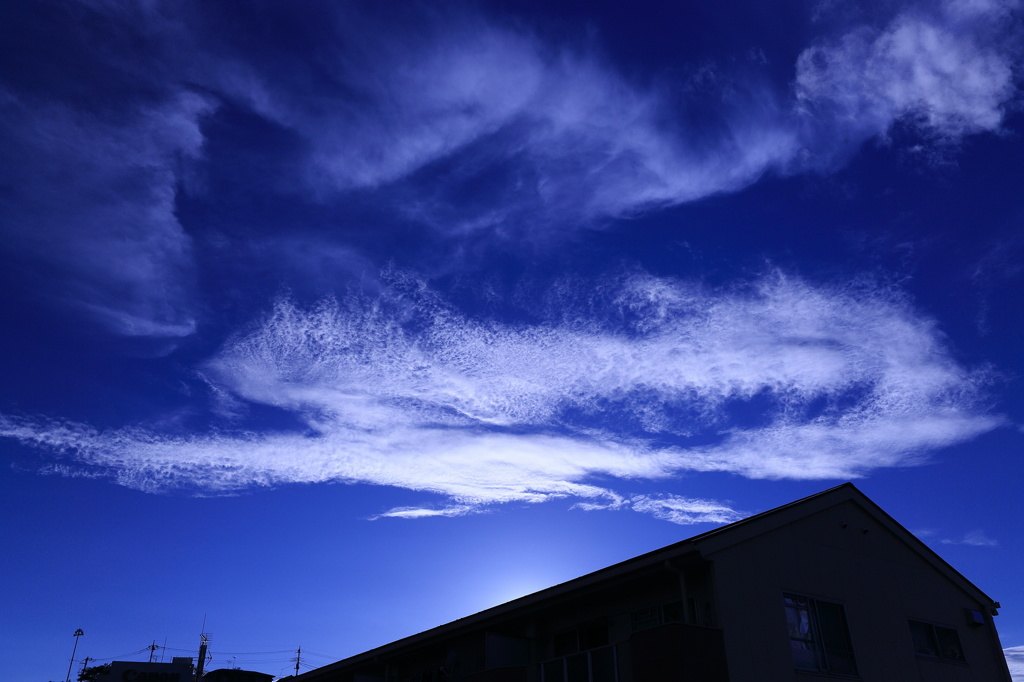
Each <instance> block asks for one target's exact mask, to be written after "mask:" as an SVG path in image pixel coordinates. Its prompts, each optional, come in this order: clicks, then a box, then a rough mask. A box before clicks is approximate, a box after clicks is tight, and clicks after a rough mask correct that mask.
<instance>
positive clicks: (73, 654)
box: [64, 628, 85, 682]
mask: <svg viewBox="0 0 1024 682" xmlns="http://www.w3.org/2000/svg"><path fill="white" fill-rule="evenodd" d="M84 634H85V633H84V632H82V628H78V629H77V630H75V635H74V637H75V648H73V649H72V650H71V661H70V662H69V663H68V676H67V677H66V678H65V679H64V682H69V680H70V679H71V666H73V665H74V664H75V652H76V651H78V638H79V637H81V636H82V635H84Z"/></svg>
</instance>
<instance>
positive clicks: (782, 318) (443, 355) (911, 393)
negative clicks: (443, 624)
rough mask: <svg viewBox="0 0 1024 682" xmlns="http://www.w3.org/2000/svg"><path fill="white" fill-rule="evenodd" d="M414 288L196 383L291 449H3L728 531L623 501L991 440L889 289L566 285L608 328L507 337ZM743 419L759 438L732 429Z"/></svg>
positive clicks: (205, 487)
mask: <svg viewBox="0 0 1024 682" xmlns="http://www.w3.org/2000/svg"><path fill="white" fill-rule="evenodd" d="M397 279H401V277H399V278H397ZM405 279H406V281H404V282H401V284H402V286H397V285H395V283H394V282H395V281H396V280H395V279H393V281H392V286H391V288H387V287H385V290H384V291H383V292H382V293H381V294H380V295H378V296H368V295H363V294H353V295H351V296H349V297H347V298H344V299H340V300H334V299H328V300H325V301H323V302H322V303H321V304H320V305H319V306H316V307H313V308H300V307H298V306H297V305H295V304H294V303H292V302H290V301H288V300H287V299H282V300H280V301H279V302H278V304H277V305H276V307H275V308H274V310H273V312H272V313H271V314H270V315H269V316H268V317H267V318H266V319H265V320H263V321H262V322H260V323H259V324H257V325H256V326H255V327H254V328H253V329H252V330H251V331H250V332H249V333H247V334H243V335H241V336H239V337H238V338H236V339H235V340H233V341H231V342H229V343H228V344H227V345H226V346H225V347H224V348H223V349H222V350H221V351H220V352H219V353H217V354H216V355H215V356H214V357H213V358H211V359H210V360H209V361H208V362H206V363H205V365H204V366H203V372H204V373H205V375H206V380H207V381H209V382H211V383H212V384H214V385H216V386H218V387H219V389H220V390H221V391H222V392H224V393H226V394H228V395H230V396H232V397H233V398H234V399H235V400H236V401H238V403H239V406H240V409H241V408H244V405H245V404H250V405H263V406H272V407H275V408H278V409H281V410H284V411H285V412H287V413H288V414H291V415H292V416H293V417H295V419H297V420H298V421H299V422H301V423H303V424H305V427H306V428H305V429H304V430H303V431H302V432H290V431H280V430H279V431H273V432H269V431H253V432H239V431H237V430H231V431H228V430H225V431H221V432H215V433H206V434H201V435H192V436H176V435H169V434H166V433H161V432H159V431H158V430H155V429H142V428H132V429H128V428H126V429H121V430H111V431H105V432H97V431H95V430H92V429H90V428H88V427H86V426H83V425H76V424H69V423H52V422H51V423H47V422H39V421H35V420H32V419H27V418H17V419H16V418H13V417H5V418H4V420H3V422H2V429H0V433H3V435H6V436H8V437H12V438H16V439H18V440H20V441H22V442H24V443H28V444H32V445H36V446H38V447H41V448H43V449H48V450H53V451H57V452H59V453H63V454H64V455H65V460H70V461H71V462H75V463H77V464H79V465H82V466H84V467H86V468H96V469H100V470H105V471H107V472H109V473H110V474H111V475H113V476H115V477H116V479H117V480H118V482H120V483H122V484H124V485H128V486H131V487H136V488H140V489H144V490H152V491H159V490H174V489H183V490H199V491H203V492H206V493H221V494H222V493H226V492H231V491H237V490H244V489H247V488H252V487H259V486H270V485H280V484H285V483H316V482H327V481H342V482H361V483H371V484H377V485H386V486H393V487H398V488H405V489H410V490H417V491H425V492H431V493H435V494H437V495H440V496H441V497H442V498H446V499H447V500H449V501H450V502H451V504H450V505H449V506H450V507H451V508H461V507H462V506H470V507H480V506H486V505H490V504H496V503H504V502H541V501H544V500H548V499H555V498H573V499H576V500H577V501H578V502H579V503H582V504H583V505H584V508H593V509H596V508H602V507H604V508H623V507H628V508H632V509H635V510H637V511H643V512H646V513H651V514H654V515H655V516H659V517H660V518H665V519H667V520H670V521H673V522H676V523H681V522H684V521H686V520H687V519H691V520H692V519H704V520H707V519H710V518H712V517H715V518H731V516H730V514H732V512H731V510H730V509H729V508H728V507H726V506H724V505H718V506H716V505H717V503H710V502H709V503H707V504H705V503H703V502H700V501H696V502H695V501H693V500H688V499H687V498H684V497H672V496H664V495H658V494H657V492H656V491H652V492H651V493H650V494H649V495H648V496H646V497H634V498H631V499H629V500H626V499H625V498H623V497H622V496H621V495H620V494H619V493H617V492H616V491H615V490H614V480H615V479H619V480H626V479H628V480H632V481H649V482H651V484H652V485H656V486H659V487H660V486H663V485H664V484H665V482H666V481H669V480H671V479H672V478H673V477H675V476H676V475H678V474H680V473H682V472H686V471H728V472H732V473H737V474H740V475H744V476H748V477H752V478H791V479H803V478H849V477H855V476H861V475H864V474H866V473H868V472H870V471H872V470H875V469H878V468H882V467H894V466H908V465H913V464H920V463H922V462H923V461H925V460H926V459H927V456H928V454H929V453H930V452H932V451H934V450H937V449H940V448H942V447H945V446H949V445H953V444H956V443H960V442H964V441H966V440H969V439H971V438H973V437H975V436H977V435H978V434H980V433H984V432H985V431H988V430H991V429H993V428H995V427H997V426H999V425H1000V424H1001V423H1002V420H1001V419H1000V418H998V417H995V416H992V415H989V414H987V413H986V412H985V410H984V409H983V407H982V406H980V398H981V396H982V395H983V392H984V387H985V382H986V380H987V376H986V374H985V372H984V371H983V370H970V369H967V368H964V367H961V366H960V365H958V364H957V363H956V362H955V361H954V360H953V359H952V358H951V356H950V354H949V351H948V350H947V349H946V348H945V347H944V343H943V340H942V337H941V335H940V333H939V332H938V330H937V329H936V328H935V325H934V324H933V323H932V322H931V321H929V320H927V319H925V318H922V317H921V316H920V315H919V314H917V313H916V312H915V311H914V310H913V309H912V308H911V307H910V305H909V304H908V303H907V302H906V301H905V300H903V299H901V298H899V297H898V296H896V295H894V294H893V293H892V292H891V291H889V290H885V289H871V288H869V287H867V286H866V285H864V284H858V285H857V286H856V287H853V288H850V289H843V288H842V287H837V286H834V285H833V286H827V287H826V286H816V285H812V284H810V283H808V282H805V281H802V280H800V279H797V278H794V277H792V276H784V275H781V274H777V273H776V274H771V275H768V276H765V277H764V278H762V279H760V280H758V281H756V282H752V283H746V284H745V285H744V286H737V287H733V288H729V289H721V290H711V289H707V288H703V287H699V286H696V285H693V284H690V283H687V282H683V281H677V280H670V279H661V278H654V277H651V276H649V275H642V274H641V275H635V274H634V275H627V276H624V277H621V278H618V279H616V278H611V279H609V281H607V282H602V283H601V285H599V286H593V283H585V282H578V283H577V284H576V287H575V288H576V292H575V293H576V295H579V292H581V291H584V292H585V291H589V292H599V293H595V294H593V295H594V296H599V297H605V298H609V299H611V300H614V301H616V302H617V305H618V308H619V311H620V312H619V313H616V312H615V311H614V310H613V311H612V312H611V313H608V314H607V315H606V316H603V317H593V318H591V319H576V320H573V321H564V320H551V321H550V322H548V323H535V324H532V325H519V326H515V325H507V324H502V323H498V322H495V321H492V320H480V319H470V318H467V317H466V316H464V315H462V314H461V313H459V312H458V311H457V310H456V309H455V308H453V307H452V306H451V305H450V304H448V303H446V302H445V300H444V299H443V297H442V296H440V295H439V294H438V293H437V292H435V291H432V290H431V289H430V288H429V287H428V286H427V285H426V283H425V282H420V286H419V287H414V286H409V282H408V280H409V276H405ZM568 288H569V286H568V284H563V285H562V287H561V289H562V290H563V291H566V290H568ZM551 295H552V296H557V295H559V293H558V291H557V288H556V290H555V291H554V292H553V293H552V294H551ZM550 303H551V302H550V301H546V302H543V303H540V304H538V305H539V307H543V306H545V305H550ZM556 307H558V306H556ZM626 311H628V312H629V315H628V316H627V315H625V312H626ZM625 319H629V320H631V322H629V323H628V324H626V323H624V322H623V320H625ZM751 402H756V403H757V404H758V405H759V407H758V413H759V417H758V421H757V423H753V424H751V423H742V422H740V421H736V419H734V418H733V417H732V416H731V415H733V414H734V413H735V410H736V408H737V407H742V406H743V405H745V404H748V403H751ZM599 481H600V483H599ZM424 509H426V508H424ZM426 513H427V512H415V513H414V512H408V513H407V514H406V515H407V516H408V515H412V516H415V515H424V514H426ZM716 515H717V516H716Z"/></svg>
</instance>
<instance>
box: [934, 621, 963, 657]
mask: <svg viewBox="0 0 1024 682" xmlns="http://www.w3.org/2000/svg"><path fill="white" fill-rule="evenodd" d="M935 636H936V639H938V642H939V656H941V657H942V658H943V659H945V660H947V661H960V662H963V661H964V660H965V659H964V650H963V647H962V646H960V635H958V634H957V632H956V630H954V629H952V628H943V627H939V626H937V625H936V626H935Z"/></svg>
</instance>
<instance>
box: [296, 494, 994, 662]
mask: <svg viewBox="0 0 1024 682" xmlns="http://www.w3.org/2000/svg"><path fill="white" fill-rule="evenodd" d="M998 606H999V605H998V603H996V602H994V601H992V599H990V598H989V597H988V596H986V595H985V594H984V593H983V592H982V591H981V590H979V589H978V588H977V587H975V586H974V585H973V584H972V583H971V582H970V581H968V580H967V579H966V578H964V577H963V576H962V575H960V573H958V572H957V571H956V570H955V569H954V568H953V567H951V566H950V565H949V564H948V563H946V562H945V561H944V560H943V559H941V558H940V557H939V556H938V555H937V554H935V552H933V551H932V550H931V549H929V548H928V547H927V546H926V545H925V544H924V543H922V542H921V541H920V540H918V539H917V538H916V537H914V536H913V535H912V534H911V533H910V532H909V531H907V530H906V529H905V528H903V526H901V525H900V524H899V523H897V522H896V521H895V520H893V519H892V517H890V516H889V515H888V514H886V513H885V512H884V511H882V509H881V508H879V507H878V506H877V505H876V504H875V503H873V502H872V501H871V500H870V499H868V498H867V497H866V496H865V495H864V494H863V493H861V492H860V491H859V490H857V488H855V487H854V486H853V485H852V484H850V483H845V484H843V485H840V486H838V487H835V488H832V489H830V490H826V491H824V492H821V493H818V494H816V495H812V496H810V497H806V498H804V499H802V500H798V501H796V502H792V503H790V504H787V505H784V506H781V507H778V508H776V509H772V510H770V511H767V512H764V513H761V514H758V515H756V516H752V517H750V518H747V519H744V520H742V521H738V522H736V523H732V524H729V525H727V526H723V527H721V528H718V529H715V530H712V531H709V532H707V533H703V534H701V535H697V536H695V537H692V538H690V539H688V540H683V541H682V542H678V543H676V544H673V545H670V546H668V547H665V548H663V549H659V550H656V551H653V552H649V553H647V554H644V555H641V556H638V557H636V558H633V559H629V560H628V561H624V562H622V563H619V564H615V565H614V566H609V567H608V568H605V569H602V570H600V571H597V572H595V573H591V574H589V575H585V576H582V577H580V578H576V579H575V580H571V581H569V582H566V583H563V584H561V585H556V586H554V587H551V588H548V589H546V590H542V591H540V592H537V593H534V594H531V595H528V596H525V597H522V598H520V599H516V600H515V601H511V602H508V603H507V604H502V605H500V606H496V607H494V608H491V609H488V610H486V611H482V612H480V613H477V614H474V615H472V616H468V617H466V618H462V619H460V620H457V621H454V622H451V623H448V624H446V625H442V626H439V627H436V628H433V629H431V630H427V631H426V632H422V633H420V634H417V635H413V636H411V637H406V638H405V639H401V640H398V641H397V642H392V643H391V644H386V645H384V646H381V647H378V648H376V649H373V650H371V651H367V652H365V653H361V654H358V655H356V656H352V657H351V658H347V659H345V660H342V661H339V662H337V663H333V664H330V665H327V666H324V667H322V668H318V669H316V670H312V671H310V672H307V673H303V674H302V675H299V676H297V677H294V678H289V679H290V680H294V682H414V681H415V682H428V681H429V682H440V681H442V680H466V681H467V682H651V681H655V682H658V681H661V680H682V681H687V680H692V681H695V682H726V681H729V682H766V681H769V682H770V681H775V680H798V681H807V682H811V681H812V680H814V681H818V682H820V681H821V680H830V679H834V680H840V679H843V680H849V679H862V680H871V681H873V682H874V681H887V680H893V681H897V680H898V681H905V680H914V681H931V680H935V681H940V680H942V681H945V680H956V681H964V682H966V681H977V682H982V681H984V682H994V681H1009V680H1010V676H1009V672H1008V670H1007V666H1006V661H1005V659H1004V658H1003V654H1002V648H1001V646H1000V643H999V637H998V635H997V633H996V628H995V624H994V623H993V616H995V615H996V614H997V611H996V609H997V608H998Z"/></svg>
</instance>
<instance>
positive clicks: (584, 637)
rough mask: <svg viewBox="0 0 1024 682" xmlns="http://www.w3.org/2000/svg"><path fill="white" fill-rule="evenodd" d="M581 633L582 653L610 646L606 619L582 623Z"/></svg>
mask: <svg viewBox="0 0 1024 682" xmlns="http://www.w3.org/2000/svg"><path fill="white" fill-rule="evenodd" d="M579 632H580V639H579V642H580V651H586V650H587V649H596V648H597V647H599V646H606V645H607V644H608V621H607V620H606V619H604V618H599V619H597V620H592V621H590V622H588V623H581V624H580V627H579Z"/></svg>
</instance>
